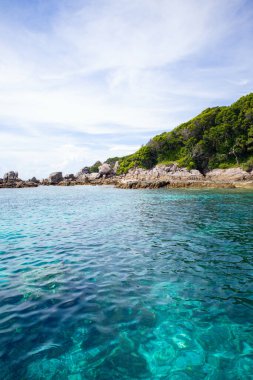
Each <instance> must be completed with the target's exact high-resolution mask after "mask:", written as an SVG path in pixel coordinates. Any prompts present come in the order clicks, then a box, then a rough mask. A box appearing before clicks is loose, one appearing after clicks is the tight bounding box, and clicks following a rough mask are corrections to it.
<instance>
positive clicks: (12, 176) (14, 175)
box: [3, 171, 18, 182]
mask: <svg viewBox="0 0 253 380" xmlns="http://www.w3.org/2000/svg"><path fill="white" fill-rule="evenodd" d="M17 179H18V172H14V171H10V172H8V173H5V175H4V178H3V180H4V181H5V182H9V181H17Z"/></svg>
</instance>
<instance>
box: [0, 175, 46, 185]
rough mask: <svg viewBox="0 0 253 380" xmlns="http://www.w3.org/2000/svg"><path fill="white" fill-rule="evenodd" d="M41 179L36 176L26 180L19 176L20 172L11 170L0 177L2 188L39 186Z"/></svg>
mask: <svg viewBox="0 0 253 380" xmlns="http://www.w3.org/2000/svg"><path fill="white" fill-rule="evenodd" d="M39 183H40V181H38V180H37V179H36V178H35V177H33V178H32V179H29V180H28V181H24V180H22V179H20V178H19V176H18V172H14V171H10V172H8V173H5V175H4V177H3V178H0V189H1V188H2V189H3V188H7V189H11V188H16V189H19V188H23V187H37V186H39Z"/></svg>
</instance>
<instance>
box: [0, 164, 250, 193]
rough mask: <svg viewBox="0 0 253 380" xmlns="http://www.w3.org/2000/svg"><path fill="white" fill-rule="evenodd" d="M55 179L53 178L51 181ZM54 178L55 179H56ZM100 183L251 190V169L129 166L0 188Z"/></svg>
mask: <svg viewBox="0 0 253 380" xmlns="http://www.w3.org/2000/svg"><path fill="white" fill-rule="evenodd" d="M52 178H54V180H52ZM55 178H57V180H56V179H55ZM76 185H82V186H103V185H112V186H115V187H116V188H120V189H159V188H223V189H224V188H230V189H233V188H244V189H253V171H251V172H246V171H244V170H243V169H241V168H239V167H237V168H230V169H214V170H212V171H209V172H207V173H205V174H202V173H200V172H199V171H198V170H188V169H186V168H180V167H178V166H177V165H175V164H174V165H169V166H165V165H163V166H156V167H154V168H153V169H150V170H145V169H141V168H135V169H131V170H130V171H129V172H128V173H126V174H124V175H116V174H115V173H114V172H113V171H109V172H108V173H82V172H80V173H79V174H78V175H77V176H74V175H67V176H65V177H62V173H61V172H56V173H52V174H51V175H50V176H49V178H48V179H43V180H41V181H38V180H36V178H34V180H28V181H23V180H21V179H19V178H16V179H13V180H8V181H2V182H1V183H0V188H26V187H28V188H29V187H38V186H76Z"/></svg>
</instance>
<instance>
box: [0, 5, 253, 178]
mask: <svg viewBox="0 0 253 380" xmlns="http://www.w3.org/2000/svg"><path fill="white" fill-rule="evenodd" d="M252 20H253V2H252V1H250V0H249V1H246V0H229V1H227V0H222V1H221V0H219V1H218V0H205V1H202V0H135V1H130V0H106V1H103V0H92V1H91V0H89V1H85V0H75V1H73V0H72V1H70V0H12V1H9V0H0V51H1V55H0V89H1V91H0V142H1V149H0V176H2V175H3V174H4V172H5V171H8V170H18V171H19V173H20V176H21V177H23V178H28V177H31V176H33V175H36V176H37V177H39V178H42V177H47V175H48V174H49V173H50V172H51V171H56V170H61V171H63V172H64V173H70V172H74V173H75V172H77V171H78V170H79V169H80V168H81V167H83V166H85V165H89V164H92V163H93V162H94V161H96V160H98V159H99V160H101V161H103V160H105V159H106V158H108V157H112V156H118V155H119V156H120V155H125V154H130V153H132V152H134V151H135V150H136V149H138V147H140V146H141V145H142V144H144V143H146V142H147V141H148V140H149V139H150V138H151V137H152V136H154V135H155V134H158V133H161V132H163V131H168V130H171V129H172V128H174V127H175V126H177V125H178V124H180V123H181V122H184V121H186V120H188V119H189V118H191V117H193V116H195V115H196V114H198V113H199V112H201V111H202V110H203V109H204V108H207V107H212V106H216V105H229V104H230V103H232V102H233V101H235V100H236V99H237V98H239V97H240V96H242V95H245V94H247V93H249V92H252V88H253V83H252V81H253V79H252V78H253V75H252V74H253V21H252Z"/></svg>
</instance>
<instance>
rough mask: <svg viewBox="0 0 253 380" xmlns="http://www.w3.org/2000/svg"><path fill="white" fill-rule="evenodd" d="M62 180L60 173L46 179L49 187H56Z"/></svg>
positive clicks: (52, 174)
mask: <svg viewBox="0 0 253 380" xmlns="http://www.w3.org/2000/svg"><path fill="white" fill-rule="evenodd" d="M62 180H63V176H62V172H54V173H51V174H50V175H49V177H48V181H49V184H50V185H57V184H58V183H60V182H61V181H62Z"/></svg>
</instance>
